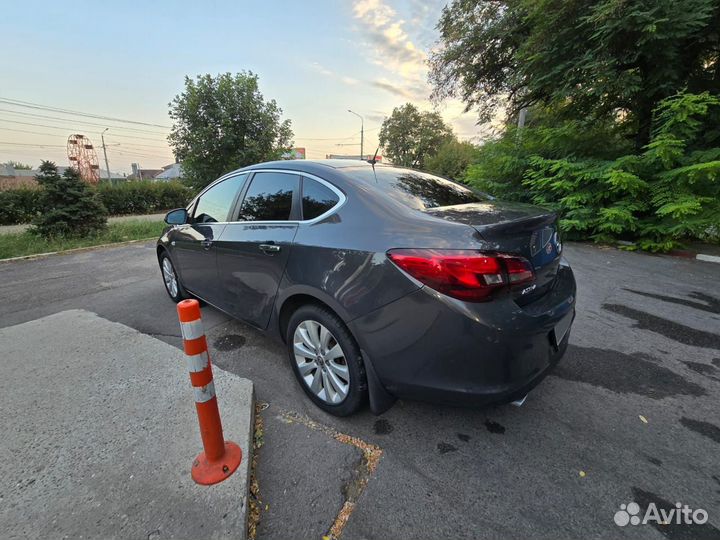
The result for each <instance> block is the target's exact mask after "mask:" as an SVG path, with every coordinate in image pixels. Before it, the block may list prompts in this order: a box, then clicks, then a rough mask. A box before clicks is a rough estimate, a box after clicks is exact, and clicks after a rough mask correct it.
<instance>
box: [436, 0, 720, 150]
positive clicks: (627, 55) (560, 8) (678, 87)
mask: <svg viewBox="0 0 720 540" xmlns="http://www.w3.org/2000/svg"><path fill="white" fill-rule="evenodd" d="M438 28H439V30H440V45H441V46H440V47H439V49H438V50H437V52H436V53H434V54H433V55H432V57H431V77H430V78H431V81H432V83H433V85H434V87H435V91H434V95H435V97H436V98H443V97H446V96H457V97H460V98H461V99H462V100H463V101H464V102H465V103H466V105H467V107H468V109H470V108H474V107H478V109H479V111H480V113H481V118H484V119H488V118H490V117H491V116H492V114H493V113H494V112H495V111H496V110H497V109H498V107H500V106H502V105H504V104H505V103H506V102H509V105H510V110H511V112H513V111H517V110H519V109H520V108H521V107H527V106H530V105H533V104H543V105H550V104H554V103H562V104H571V108H570V110H571V111H572V113H573V115H574V117H575V118H585V117H593V118H606V117H615V116H616V115H617V114H618V112H621V113H622V117H623V118H624V119H625V121H626V122H627V123H629V124H630V125H631V132H632V135H633V138H634V141H635V147H636V149H637V150H638V151H640V150H641V149H642V147H644V145H646V144H647V143H648V142H649V140H650V126H651V119H652V111H653V110H654V109H655V108H656V107H657V105H658V104H659V103H660V101H661V100H663V99H664V98H667V97H669V96H671V95H674V94H676V93H677V92H680V91H682V90H687V91H689V92H694V93H702V92H703V91H710V92H711V93H718V91H720V62H719V61H718V51H719V50H720V3H718V2H717V0H684V1H682V2H679V1H677V0H571V1H568V0H502V1H495V0H455V1H453V2H452V3H451V4H450V5H449V6H447V7H446V8H445V9H444V10H443V13H442V16H441V19H440V21H439V23H438Z"/></svg>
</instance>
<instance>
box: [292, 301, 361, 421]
mask: <svg viewBox="0 0 720 540" xmlns="http://www.w3.org/2000/svg"><path fill="white" fill-rule="evenodd" d="M286 338H287V346H288V355H289V357H290V364H291V365H292V368H293V371H294V372H295V376H296V377H297V379H298V381H299V382H300V386H302V388H303V390H304V391H305V393H306V394H307V395H308V396H309V397H310V399H311V400H312V401H313V403H315V404H316V405H317V406H318V407H320V408H321V409H323V410H324V411H326V412H328V413H330V414H333V415H335V416H347V415H349V414H352V413H354V412H356V411H357V410H358V409H359V408H360V407H361V406H362V404H363V402H364V400H365V396H366V394H367V379H366V377H365V368H364V366H363V362H362V358H361V355H360V348H359V347H358V345H357V343H355V340H354V339H353V337H352V335H351V334H350V332H349V330H348V329H347V327H346V326H345V325H344V324H343V322H342V321H341V320H340V319H339V318H338V317H337V315H335V314H334V313H332V312H331V311H329V310H328V309H325V308H322V307H320V306H316V305H307V306H303V307H301V308H299V309H298V310H297V311H295V313H293V315H292V317H290V321H289V324H288V329H287V336H286Z"/></svg>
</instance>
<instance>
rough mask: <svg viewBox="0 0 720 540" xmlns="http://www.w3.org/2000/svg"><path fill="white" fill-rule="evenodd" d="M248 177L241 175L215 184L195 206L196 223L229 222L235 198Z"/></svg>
mask: <svg viewBox="0 0 720 540" xmlns="http://www.w3.org/2000/svg"><path fill="white" fill-rule="evenodd" d="M246 176H247V175H245V174H241V175H239V176H233V177H232V178H228V179H227V180H223V181H222V182H220V183H219V184H215V185H214V186H213V187H211V188H210V189H208V190H207V191H206V192H205V193H203V194H202V195H201V196H200V199H199V200H198V202H197V204H196V205H195V213H194V216H195V217H194V220H195V223H216V222H219V221H220V222H222V221H227V218H228V212H230V207H231V206H232V203H233V202H234V201H235V196H236V195H237V193H238V191H240V188H241V187H242V185H243V182H245V178H246Z"/></svg>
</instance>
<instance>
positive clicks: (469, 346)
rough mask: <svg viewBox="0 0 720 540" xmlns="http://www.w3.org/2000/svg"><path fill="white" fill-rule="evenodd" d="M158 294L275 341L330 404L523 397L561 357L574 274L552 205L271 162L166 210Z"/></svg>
mask: <svg viewBox="0 0 720 540" xmlns="http://www.w3.org/2000/svg"><path fill="white" fill-rule="evenodd" d="M166 222H167V224H168V227H167V229H166V230H165V232H164V234H163V235H162V237H161V238H160V240H159V241H158V244H157V256H158V261H159V263H160V268H161V271H162V276H163V279H164V282H165V288H166V289H167V292H168V294H169V295H170V297H171V298H172V299H173V300H175V301H179V300H180V299H182V298H186V297H188V296H193V297H197V298H199V299H202V300H203V301H205V302H207V303H208V304H211V305H213V306H215V307H217V308H218V309H220V310H222V311H224V312H226V313H228V314H230V315H231V316H233V317H236V318H238V319H241V320H242V321H245V322H246V323H248V324H250V325H252V326H254V327H256V328H258V329H260V330H262V331H264V332H267V333H269V334H271V335H273V336H275V337H277V338H279V339H282V340H283V341H284V342H285V343H286V344H287V351H288V357H289V360H290V365H291V367H292V369H293V371H294V373H295V376H296V377H297V379H298V381H299V383H300V385H301V386H302V388H303V390H304V391H305V392H306V393H307V395H308V396H309V398H310V399H311V400H312V401H313V402H314V403H315V404H316V405H317V406H319V407H320V408H322V409H324V410H325V411H327V412H329V413H331V414H335V415H339V416H342V415H348V414H351V413H353V412H355V411H357V410H358V409H359V408H360V407H361V406H362V405H363V402H364V401H365V400H366V399H367V400H368V401H369V404H370V408H371V410H372V411H373V412H375V413H378V414H379V413H381V412H383V411H384V410H386V409H387V408H388V407H390V406H391V405H392V404H393V402H394V400H395V399H397V398H407V399H418V400H425V401H432V402H436V403H446V404H460V405H470V406H475V405H482V404H486V403H491V402H496V403H502V402H512V401H520V400H523V399H524V398H525V396H526V394H527V393H528V391H529V390H530V389H532V388H533V387H534V386H535V385H537V384H538V383H539V382H540V381H541V380H542V379H543V378H544V377H545V376H546V375H547V374H548V372H549V371H550V370H551V369H552V367H553V366H554V365H555V364H556V363H557V361H558V360H559V359H560V357H561V356H562V355H563V353H564V352H565V349H566V347H567V342H568V336H569V333H570V326H571V324H572V321H573V318H574V314H575V279H574V277H573V273H572V271H571V269H570V267H569V266H568V264H567V262H566V261H565V260H564V259H563V257H562V256H561V252H562V244H561V243H560V239H559V237H558V229H557V227H558V224H557V216H556V215H555V214H553V213H552V212H549V211H547V210H545V209H542V208H538V207H535V206H531V205H522V204H510V203H501V202H499V201H497V200H494V199H492V198H491V197H489V196H486V195H483V194H480V193H476V192H475V191H472V190H470V189H468V188H467V187H465V186H463V185H461V184H457V183H455V182H452V181H450V180H447V179H445V178H440V177H438V176H433V175H430V174H426V173H423V172H419V171H416V170H411V169H403V168H398V167H392V166H385V165H373V164H370V163H367V162H364V161H347V160H327V161H304V160H302V161H278V162H270V163H262V164H259V165H254V166H251V167H247V168H244V169H240V170H237V171H234V172H232V173H229V174H227V175H225V176H223V177H222V178H220V179H218V180H217V181H215V182H214V183H212V184H211V185H210V186H208V187H207V188H206V189H205V190H203V191H202V192H201V193H200V194H199V195H198V196H197V197H195V199H194V200H193V201H192V202H191V203H190V204H189V205H188V207H187V208H181V209H178V210H173V211H172V212H169V213H168V215H167V216H166Z"/></svg>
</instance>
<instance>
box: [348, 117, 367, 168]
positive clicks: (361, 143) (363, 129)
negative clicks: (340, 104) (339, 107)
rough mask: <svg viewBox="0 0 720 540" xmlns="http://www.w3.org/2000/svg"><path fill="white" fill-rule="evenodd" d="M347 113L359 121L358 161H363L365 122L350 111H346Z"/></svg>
mask: <svg viewBox="0 0 720 540" xmlns="http://www.w3.org/2000/svg"><path fill="white" fill-rule="evenodd" d="M348 112H349V113H351V114H354V115H355V116H357V117H358V118H359V119H360V159H365V156H364V146H363V145H364V143H365V120H364V119H363V117H362V116H360V115H359V114H358V113H356V112H353V111H351V110H350V109H348Z"/></svg>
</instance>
